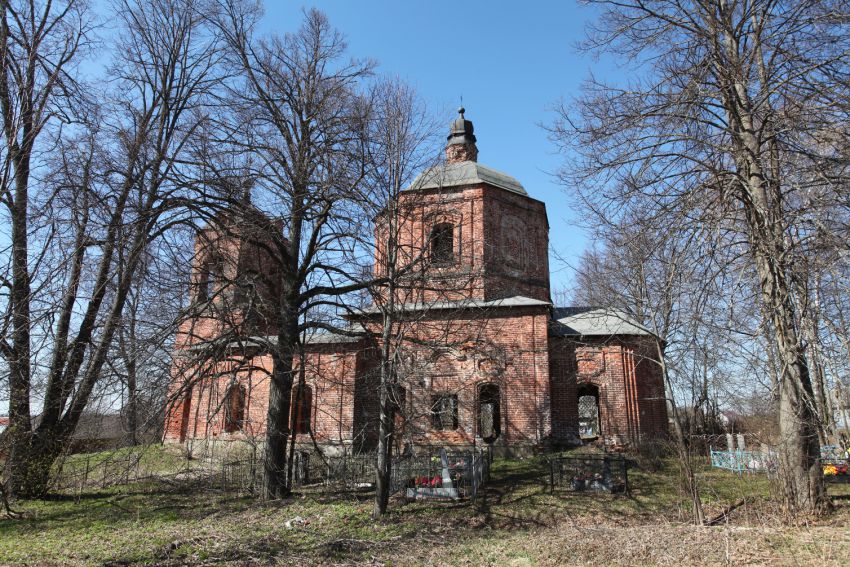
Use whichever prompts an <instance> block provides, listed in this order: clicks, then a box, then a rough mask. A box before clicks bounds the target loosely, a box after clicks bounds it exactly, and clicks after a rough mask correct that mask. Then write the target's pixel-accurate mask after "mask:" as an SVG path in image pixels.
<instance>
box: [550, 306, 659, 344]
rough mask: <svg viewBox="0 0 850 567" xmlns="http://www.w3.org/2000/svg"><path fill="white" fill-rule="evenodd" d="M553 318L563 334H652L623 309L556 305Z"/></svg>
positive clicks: (558, 329) (557, 330)
mask: <svg viewBox="0 0 850 567" xmlns="http://www.w3.org/2000/svg"><path fill="white" fill-rule="evenodd" d="M552 319H554V322H555V331H556V332H557V333H558V334H559V335H562V336H585V337H589V336H600V335H603V336H608V335H652V332H651V331H650V330H649V329H647V328H646V327H644V326H643V325H641V324H640V323H638V322H637V321H635V320H634V319H632V318H631V317H629V316H628V315H626V314H625V313H623V312H622V311H618V310H615V309H606V308H603V307H556V308H555V309H553V310H552Z"/></svg>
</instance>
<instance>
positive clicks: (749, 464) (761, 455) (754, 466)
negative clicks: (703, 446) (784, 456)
mask: <svg viewBox="0 0 850 567" xmlns="http://www.w3.org/2000/svg"><path fill="white" fill-rule="evenodd" d="M711 466H713V467H716V468H720V469H726V470H730V471H733V472H736V473H739V474H742V473H766V474H768V475H773V474H775V473H776V471H777V470H778V469H779V458H778V457H777V455H776V453H775V452H774V451H758V452H756V451H715V450H713V449H712V450H711Z"/></svg>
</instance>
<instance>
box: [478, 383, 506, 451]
mask: <svg viewBox="0 0 850 567" xmlns="http://www.w3.org/2000/svg"><path fill="white" fill-rule="evenodd" d="M500 402H501V396H500V394H499V387H498V386H497V385H495V384H484V385H482V386H481V387H480V388H479V389H478V434H479V435H480V436H481V438H482V439H484V441H485V442H486V443H492V442H493V441H495V440H496V439H498V438H499V435H501V433H502V425H501V422H502V420H501V410H500Z"/></svg>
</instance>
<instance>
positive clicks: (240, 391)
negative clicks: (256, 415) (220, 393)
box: [224, 384, 245, 433]
mask: <svg viewBox="0 0 850 567" xmlns="http://www.w3.org/2000/svg"><path fill="white" fill-rule="evenodd" d="M244 425H245V387H244V386H239V385H235V384H234V385H233V386H231V387H230V389H229V390H227V396H225V398H224V430H225V431H226V432H227V433H234V432H236V431H241V430H242V427H243V426H244Z"/></svg>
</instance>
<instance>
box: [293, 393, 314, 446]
mask: <svg viewBox="0 0 850 567" xmlns="http://www.w3.org/2000/svg"><path fill="white" fill-rule="evenodd" d="M291 405H292V432H293V433H294V434H307V433H310V431H311V427H310V422H311V417H312V416H311V415H310V413H311V410H312V408H313V390H312V389H311V388H310V386H307V385H304V386H295V387H294V388H293V389H292V401H291Z"/></svg>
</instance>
